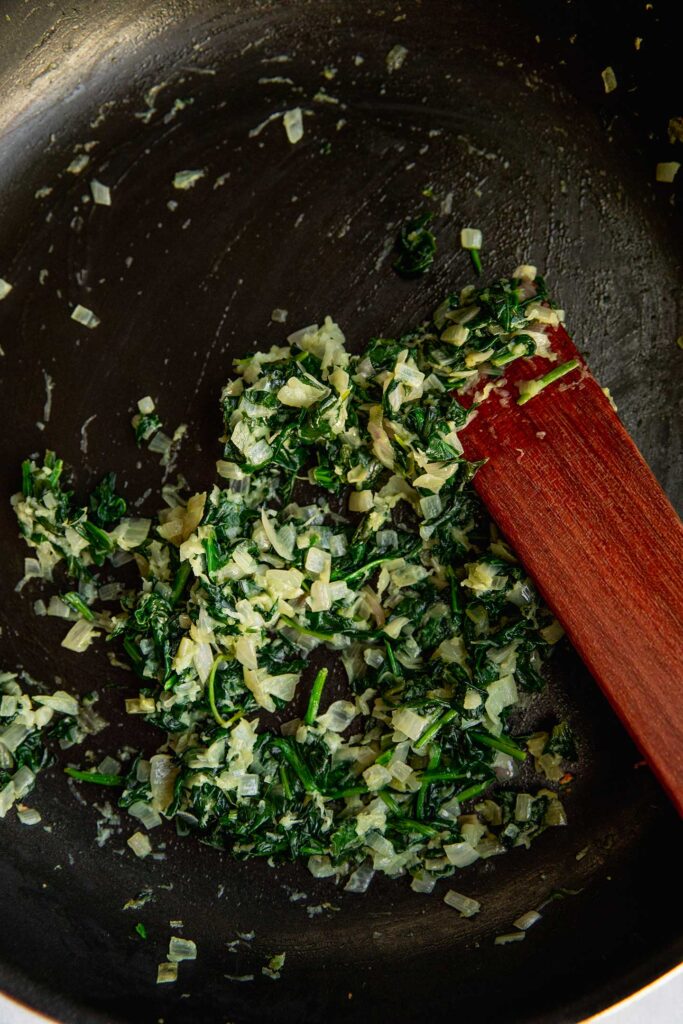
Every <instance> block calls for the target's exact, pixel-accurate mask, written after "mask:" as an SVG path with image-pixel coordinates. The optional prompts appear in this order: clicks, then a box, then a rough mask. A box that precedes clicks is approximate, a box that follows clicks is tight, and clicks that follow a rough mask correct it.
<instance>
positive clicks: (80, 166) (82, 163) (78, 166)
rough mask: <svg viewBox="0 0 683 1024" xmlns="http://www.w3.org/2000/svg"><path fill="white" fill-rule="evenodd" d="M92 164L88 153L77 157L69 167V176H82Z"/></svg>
mask: <svg viewBox="0 0 683 1024" xmlns="http://www.w3.org/2000/svg"><path fill="white" fill-rule="evenodd" d="M89 163H90V157H89V156H88V154H87V153H79V154H78V156H75V157H74V158H73V160H72V161H71V163H70V164H69V166H68V167H67V173H68V174H82V173H83V171H84V170H85V169H86V167H87V166H88V164H89Z"/></svg>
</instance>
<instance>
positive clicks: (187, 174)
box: [173, 170, 206, 192]
mask: <svg viewBox="0 0 683 1024" xmlns="http://www.w3.org/2000/svg"><path fill="white" fill-rule="evenodd" d="M205 174H206V171H205V170H196V171H177V172H176V175H175V177H174V178H173V188H177V189H180V190H181V191H183V192H186V191H187V189H189V188H194V187H195V185H196V184H197V182H198V181H199V180H200V179H201V178H203V177H204V176H205Z"/></svg>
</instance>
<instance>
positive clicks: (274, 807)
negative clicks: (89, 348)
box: [0, 267, 575, 895]
mask: <svg viewBox="0 0 683 1024" xmlns="http://www.w3.org/2000/svg"><path fill="white" fill-rule="evenodd" d="M561 316H562V314H561V312H560V311H557V310H555V309H554V308H553V307H552V305H551V303H550V302H549V300H548V297H547V292H546V289H545V285H544V283H543V281H542V279H541V278H539V277H537V276H536V273H535V270H534V268H531V267H520V268H519V269H518V270H517V271H516V272H515V275H514V276H513V277H512V278H511V279H510V280H504V281H500V282H498V283H496V284H493V285H490V286H488V287H484V288H479V289H476V290H475V289H474V288H472V287H470V288H466V289H464V291H462V292H461V293H455V294H452V295H449V296H448V298H447V299H445V300H444V302H442V303H441V305H440V306H439V307H438V309H437V310H436V311H435V312H434V314H433V316H432V318H431V319H430V320H428V321H427V322H425V323H423V324H421V325H420V326H418V327H417V328H415V329H414V330H412V331H409V332H408V333H406V334H404V335H402V336H401V337H399V338H397V339H393V338H381V337H380V338H374V339H373V340H372V341H371V342H370V344H369V345H368V346H367V348H366V349H365V351H364V352H363V353H362V354H360V355H352V354H350V353H349V352H348V351H347V349H346V346H345V339H344V336H343V334H342V332H341V330H340V329H339V327H338V326H337V325H336V324H335V323H333V322H332V321H331V320H330V319H329V318H328V319H326V320H325V322H324V324H323V325H322V326H321V327H317V326H312V327H309V328H306V329H304V330H301V331H297V332H296V333H295V334H292V335H290V336H289V338H288V339H287V341H286V343H284V344H282V345H274V346H272V347H271V349H270V350H269V351H259V352H256V353H254V354H253V355H251V356H249V357H247V358H244V359H240V360H237V361H236V363H235V369H236V376H235V377H234V378H233V379H232V380H231V381H229V382H228V384H226V386H225V387H224V388H223V391H222V395H221V405H222V412H223V418H224V422H225V434H224V437H223V438H222V441H223V444H224V450H223V457H222V459H220V460H219V461H218V463H217V472H218V476H219V478H220V480H221V483H220V485H214V486H213V487H212V488H211V489H209V490H207V491H206V492H202V493H198V494H194V495H191V496H190V497H189V498H187V500H185V499H184V498H183V497H181V490H180V489H179V488H177V487H176V488H174V487H168V486H167V487H165V488H164V490H163V497H164V499H165V503H166V507H165V508H164V509H163V510H162V511H160V512H159V513H158V515H157V516H155V517H154V518H136V517H131V516H129V515H128V514H127V508H126V503H125V501H124V500H123V499H122V498H121V497H120V496H119V495H118V494H117V493H116V480H115V477H114V476H113V475H112V474H109V475H108V476H107V477H105V479H104V480H103V481H102V483H101V484H100V485H99V487H98V488H96V490H95V492H94V493H93V495H92V496H91V497H90V500H89V502H88V504H87V505H85V506H84V505H82V504H80V503H78V502H77V501H76V500H75V497H74V494H73V493H72V492H71V491H69V490H66V489H65V487H64V483H63V479H62V476H63V473H62V469H63V467H62V464H61V462H60V460H59V459H57V458H56V457H55V456H54V455H53V454H52V453H49V452H48V453H47V454H46V456H45V459H44V461H43V463H42V464H38V463H36V462H33V461H27V462H26V463H24V467H23V488H22V493H20V494H18V495H16V496H15V497H14V499H13V504H14V508H15V512H16V515H17V518H18V522H19V526H20V530H21V533H22V534H23V537H24V539H25V540H26V542H27V544H28V545H29V546H30V547H31V548H32V549H33V555H32V557H31V558H27V560H26V575H25V577H24V580H23V581H22V584H21V585H23V584H24V583H25V582H26V581H27V580H29V579H31V578H32V577H39V578H42V579H47V580H60V581H67V582H64V583H63V585H62V590H61V592H60V594H53V595H52V597H51V598H50V601H49V604H48V605H45V603H44V602H42V601H39V602H37V603H36V604H37V610H40V611H42V612H47V613H48V614H53V615H61V616H63V617H64V618H65V619H68V620H70V622H71V626H70V629H69V631H68V633H67V635H66V638H65V641H64V644H65V646H67V647H68V648H70V649H71V650H74V651H77V652H80V651H83V650H85V649H86V648H87V647H88V646H89V644H90V643H91V641H92V640H93V638H94V637H96V636H98V635H99V634H103V635H104V636H105V637H106V640H107V642H108V643H109V644H111V645H119V646H121V647H122V648H123V651H124V652H125V655H126V657H127V660H128V662H129V663H130V665H131V666H132V668H133V669H134V671H135V673H136V674H137V676H138V678H139V693H136V694H135V695H134V696H132V697H131V698H129V699H128V700H126V710H127V712H128V713H129V714H141V715H144V716H145V718H146V719H147V721H148V722H149V723H150V724H151V725H152V726H155V727H156V728H157V729H158V730H160V732H161V734H162V737H163V742H162V744H161V747H160V750H159V752H158V753H156V754H154V755H152V756H151V757H145V756H143V755H140V756H138V757H137V758H136V759H135V760H134V763H133V764H132V767H131V769H130V771H129V772H128V774H127V775H126V776H125V777H122V778H117V777H116V775H113V776H112V775H110V774H106V773H96V772H91V771H89V770H86V771H82V770H79V769H71V774H72V775H73V776H74V777H75V778H80V779H85V780H86V781H91V782H96V783H100V784H103V785H107V784H112V785H114V784H119V785H120V786H122V789H121V791H120V800H119V805H120V806H121V807H124V808H128V809H130V810H131V812H132V813H133V815H134V816H135V817H136V818H137V819H139V820H141V821H142V822H143V824H145V825H147V826H148V827H152V826H153V824H157V823H158V820H159V818H160V817H163V818H167V819H174V820H175V823H176V827H177V829H178V831H179V832H181V833H188V832H191V833H195V834H197V835H198V836H199V837H200V838H201V839H202V840H203V841H205V842H207V843H211V844H213V845H216V846H219V847H224V848H226V849H228V850H230V851H231V853H232V854H233V855H234V856H235V857H238V858H251V857H266V858H272V860H273V861H276V860H281V859H294V858H304V859H306V861H307V863H308V866H309V868H310V870H311V872H312V873H313V874H314V875H315V876H318V877H323V876H328V875H329V876H338V877H342V876H350V877H349V878H348V881H347V883H346V887H347V889H349V890H350V891H356V892H361V891H364V890H365V889H366V888H367V886H368V884H369V883H370V880H371V878H372V876H373V873H374V872H376V871H380V872H385V873H386V874H388V875H390V876H392V877H394V876H398V875H403V874H405V873H409V874H410V875H411V876H412V886H413V888H414V889H416V890H418V891H421V892H428V891H430V890H431V889H432V888H433V886H434V884H435V882H436V881H437V880H438V879H439V878H440V877H444V876H448V875H452V874H453V873H454V872H455V871H456V870H458V869H460V868H463V867H465V866H467V865H468V864H470V863H472V862H474V861H475V860H477V859H479V858H487V857H491V856H494V855H497V854H500V853H503V852H505V851H506V850H507V849H509V848H511V847H516V846H527V845H528V844H529V842H530V840H531V839H532V838H533V837H534V836H536V835H537V834H539V833H540V832H541V831H542V830H543V829H545V828H546V827H547V826H553V825H562V824H564V823H565V821H566V818H565V814H564V810H563V807H562V804H561V802H560V799H559V797H558V792H557V787H556V786H555V783H557V782H558V781H559V780H560V779H561V778H562V776H563V774H564V768H563V766H562V758H563V757H575V751H574V750H573V747H572V739H571V734H570V731H569V729H568V727H567V726H566V724H565V723H561V724H560V725H558V726H557V727H556V728H555V730H554V731H553V733H552V735H550V734H549V733H547V732H544V733H535V734H533V735H532V736H528V735H525V736H523V737H520V736H517V737H514V736H513V735H512V733H513V727H514V721H515V718H514V713H515V712H516V711H517V710H519V709H520V708H522V707H523V708H524V709H526V708H528V706H529V704H530V702H531V701H532V699H533V696H534V695H535V694H537V693H538V692H539V691H540V690H541V689H542V688H543V686H544V682H543V676H542V672H543V665H544V663H545V661H546V660H547V658H548V656H549V654H550V652H551V650H552V647H553V644H554V643H555V642H556V641H557V640H558V639H559V638H560V636H561V635H562V631H561V628H560V627H559V626H558V624H557V623H556V622H555V621H554V619H553V617H552V615H551V614H550V612H549V611H548V610H547V609H546V608H545V607H544V606H543V604H542V603H541V601H540V600H539V597H538V594H537V592H536V590H535V588H534V586H533V584H532V583H531V581H530V580H529V579H528V578H527V577H526V575H525V573H524V570H523V569H522V568H521V566H520V565H519V564H518V563H517V561H516V559H515V557H514V554H513V553H512V552H511V551H510V550H509V548H508V547H507V545H506V544H505V543H504V541H503V540H502V539H501V538H500V536H499V535H498V532H497V530H496V528H495V526H494V524H493V523H492V522H491V521H490V519H489V517H488V515H487V513H486V511H485V509H484V508H483V507H482V505H481V504H480V502H479V500H478V498H477V496H476V494H475V492H474V490H473V488H472V483H471V481H472V477H473V475H474V473H475V471H476V469H477V466H476V465H473V464H471V463H469V462H468V461H467V460H466V459H465V458H464V457H463V454H462V445H461V443H460V440H459V437H458V431H459V429H460V428H462V427H463V426H464V424H465V423H466V421H467V419H468V417H469V416H470V415H471V411H470V410H469V409H468V408H467V407H468V406H470V405H473V406H474V407H475V408H476V407H477V406H478V405H479V404H481V402H482V401H483V400H484V399H485V397H486V394H487V393H488V392H489V391H490V389H491V388H492V387H493V386H496V385H497V384H499V383H503V377H502V374H503V372H504V367H505V366H506V365H507V364H509V363H510V362H512V361H513V360H516V359H519V358H523V357H526V356H532V355H536V354H541V355H545V356H549V355H551V352H550V347H549V339H548V334H547V329H548V326H553V325H555V324H557V323H558V322H559V320H560V319H561ZM139 408H140V415H139V416H138V417H137V418H136V421H135V429H136V434H137V438H138V440H139V441H142V440H145V439H146V438H147V437H148V436H150V435H152V434H154V433H155V432H156V431H158V429H159V421H158V419H157V418H156V414H155V412H154V403H153V402H152V401H151V399H148V398H146V399H143V400H141V402H140V403H139ZM484 414H485V413H484ZM133 561H134V562H135V563H136V567H137V570H138V572H139V582H138V584H137V586H135V587H133V588H125V587H124V585H123V584H122V583H117V582H111V579H110V576H109V572H110V570H111V569H117V568H118V567H120V566H121V565H123V564H125V563H126V562H133ZM39 606H42V607H39ZM328 669H330V671H329V674H328ZM4 685H5V687H6V686H7V683H5V684H4ZM7 692H8V695H9V697H11V696H12V684H11V682H10V689H9V691H7ZM6 699H7V698H3V705H2V708H3V711H2V714H4V716H5V717H4V718H3V725H2V726H0V751H3V750H4V749H8V745H7V742H6V736H7V728H8V727H9V729H10V730H11V729H14V728H15V726H16V722H17V721H19V719H17V718H14V717H13V715H12V713H11V711H12V707H13V705H12V706H11V701H10V703H7V704H6V703H5V701H6ZM4 723H7V725H5V724H4ZM27 735H28V734H27ZM23 743H24V744H25V743H26V740H24V741H23ZM21 750H22V747H21V745H18V746H15V747H14V751H12V752H10V756H12V757H14V758H15V768H16V764H18V763H19V760H18V759H17V754H18V753H19V752H21ZM528 752H531V754H532V758H533V765H534V767H535V769H536V772H535V773H534V771H533V770H532V766H531V759H529V758H528ZM41 756H42V755H41ZM525 760H526V762H527V763H526V765H524V766H523V771H524V773H525V785H524V787H522V786H521V784H520V782H519V781H518V771H519V769H520V768H521V767H522V764H523V762H525ZM12 770H13V769H12V768H11V767H10V768H8V769H7V770H6V771H10V772H11V771H12ZM5 774H6V773H5ZM3 778H5V776H3ZM549 782H550V783H552V784H549ZM456 895H457V894H456Z"/></svg>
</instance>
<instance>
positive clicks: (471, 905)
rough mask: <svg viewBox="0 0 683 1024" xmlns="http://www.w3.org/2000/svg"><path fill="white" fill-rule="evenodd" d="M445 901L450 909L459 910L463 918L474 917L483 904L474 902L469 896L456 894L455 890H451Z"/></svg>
mask: <svg viewBox="0 0 683 1024" xmlns="http://www.w3.org/2000/svg"><path fill="white" fill-rule="evenodd" d="M443 901H444V903H446V904H448V906H449V907H453V909H454V910H457V911H458V912H459V914H460V916H461V917H474V915H475V914H478V913H479V911H480V910H481V903H479V901H478V900H472V899H470V897H469V896H463V894H462V893H460V892H456V891H455V889H449V890H448V892H447V893H446V895H445V896H444V898H443Z"/></svg>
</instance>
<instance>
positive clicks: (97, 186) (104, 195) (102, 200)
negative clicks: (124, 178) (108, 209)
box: [90, 178, 111, 206]
mask: <svg viewBox="0 0 683 1024" xmlns="http://www.w3.org/2000/svg"><path fill="white" fill-rule="evenodd" d="M90 192H91V193H92V197H93V202H95V203H97V205H98V206H111V190H110V188H109V186H108V185H103V184H102V182H101V181H98V180H97V178H93V180H92V181H91V182H90Z"/></svg>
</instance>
